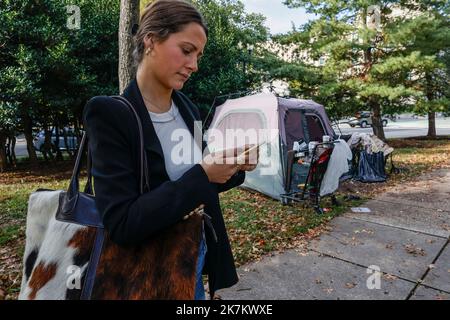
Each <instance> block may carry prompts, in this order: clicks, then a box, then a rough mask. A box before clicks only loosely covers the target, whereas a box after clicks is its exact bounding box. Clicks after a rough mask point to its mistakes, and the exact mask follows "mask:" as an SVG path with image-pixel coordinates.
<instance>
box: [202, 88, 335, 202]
mask: <svg viewBox="0 0 450 320" xmlns="http://www.w3.org/2000/svg"><path fill="white" fill-rule="evenodd" d="M227 130H231V132H234V133H235V135H236V133H237V137H234V138H233V137H232V135H231V134H230V135H227V133H228V132H229V131H227ZM233 130H234V131H233ZM255 131H256V132H257V134H256V136H255V134H254V132H255ZM246 133H249V134H247V135H246ZM324 135H328V136H331V137H332V138H334V137H335V133H334V131H333V128H332V126H331V124H330V120H329V118H328V116H327V115H326V112H325V109H324V107H323V106H322V105H320V104H318V103H315V102H314V101H311V100H301V99H285V98H278V97H276V96H275V95H273V94H270V93H260V94H256V95H251V96H247V97H243V98H239V99H229V100H227V101H226V102H225V103H224V104H223V105H221V106H218V107H217V108H216V110H215V112H214V117H213V119H212V122H211V125H210V126H209V130H208V132H207V133H206V139H207V140H208V146H209V147H210V149H211V151H214V150H217V149H229V148H230V147H235V146H241V145H243V144H244V142H247V143H257V144H260V143H263V142H265V144H263V145H261V147H260V158H259V165H258V167H257V168H256V170H255V171H252V172H249V173H247V175H246V179H245V182H244V184H243V185H242V186H243V187H245V188H249V189H252V190H255V191H258V192H261V193H263V194H266V195H268V196H270V197H272V198H274V199H278V200H280V199H281V197H280V195H281V194H284V193H285V192H286V190H292V186H286V183H287V182H286V181H287V179H286V175H287V170H286V163H287V160H286V159H287V152H288V151H289V150H292V149H293V145H294V142H295V141H302V140H303V141H304V142H305V143H307V144H308V143H309V142H311V141H322V137H323V136H324ZM224 137H225V138H224ZM230 137H231V138H230ZM249 137H250V138H249ZM244 138H248V140H245V141H244V140H243V139H244ZM233 139H234V143H233V142H231V143H230V140H233ZM243 141H244V142H243ZM225 144H226V146H225ZM294 171H295V173H296V175H297V179H292V184H293V186H294V189H295V184H296V183H298V182H299V180H298V179H301V178H302V177H301V176H304V178H306V174H307V170H306V169H305V168H297V169H296V170H294Z"/></svg>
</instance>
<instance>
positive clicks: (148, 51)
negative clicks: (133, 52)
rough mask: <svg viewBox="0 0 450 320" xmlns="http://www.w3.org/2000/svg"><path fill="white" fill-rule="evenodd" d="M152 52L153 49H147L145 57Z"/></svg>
mask: <svg viewBox="0 0 450 320" xmlns="http://www.w3.org/2000/svg"><path fill="white" fill-rule="evenodd" d="M151 51H152V49H150V48H147V50H145V55H146V56H148V55H149V54H150V52H151Z"/></svg>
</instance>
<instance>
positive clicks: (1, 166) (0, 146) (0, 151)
mask: <svg viewBox="0 0 450 320" xmlns="http://www.w3.org/2000/svg"><path fill="white" fill-rule="evenodd" d="M5 147H6V134H3V133H0V172H3V171H5V169H6V165H7V163H6V161H7V158H6V149H5Z"/></svg>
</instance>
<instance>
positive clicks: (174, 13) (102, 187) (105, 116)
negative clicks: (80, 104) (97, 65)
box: [84, 0, 256, 299]
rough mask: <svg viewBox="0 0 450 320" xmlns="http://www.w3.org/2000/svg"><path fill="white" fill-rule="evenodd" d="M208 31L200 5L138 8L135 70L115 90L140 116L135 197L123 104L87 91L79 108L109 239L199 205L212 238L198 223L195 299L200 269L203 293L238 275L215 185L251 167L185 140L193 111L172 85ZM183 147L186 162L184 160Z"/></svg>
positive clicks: (186, 72) (169, 221)
mask: <svg viewBox="0 0 450 320" xmlns="http://www.w3.org/2000/svg"><path fill="white" fill-rule="evenodd" d="M207 34H208V32H207V28H206V26H205V23H204V21H203V18H202V17H201V15H200V13H199V12H198V11H197V10H196V9H195V8H194V7H193V6H192V5H191V4H188V3H186V2H184V1H168V0H160V1H156V2H154V3H153V4H151V5H150V6H147V7H146V9H145V12H144V13H143V15H142V17H141V22H140V25H139V29H138V31H137V33H136V35H135V52H134V55H135V59H136V62H137V64H138V67H137V74H136V79H134V80H133V81H132V82H131V83H130V84H129V86H128V88H127V89H126V90H125V92H124V94H123V96H124V97H125V98H126V99H128V101H129V102H130V103H131V104H132V105H133V106H134V108H135V109H136V111H137V113H138V115H139V117H140V118H141V121H142V125H143V132H144V146H145V151H146V154H147V160H148V167H149V177H150V179H149V180H150V186H149V191H148V192H146V193H145V194H143V195H142V196H140V195H139V190H138V189H139V188H138V183H139V182H138V180H139V177H138V172H139V169H138V168H137V163H138V159H137V158H138V153H139V146H138V141H139V136H138V131H137V129H136V122H135V120H134V119H133V117H132V115H131V113H130V112H129V110H127V109H126V108H125V107H124V106H123V105H122V104H121V102H119V101H116V100H114V99H112V98H109V97H95V98H93V99H91V100H90V101H89V103H88V105H87V107H86V109H85V114H84V117H85V124H86V128H87V132H88V136H89V139H90V140H89V147H90V150H91V153H92V159H93V167H92V175H93V177H94V183H95V193H96V205H97V207H98V209H99V211H100V212H101V213H102V215H103V222H104V225H105V227H106V229H107V230H108V232H109V234H110V237H111V239H112V240H113V241H115V242H116V243H118V244H121V245H139V244H141V243H143V242H144V241H145V240H146V239H147V238H149V237H150V236H152V235H153V234H155V233H157V232H158V231H160V230H163V229H164V228H167V227H169V226H171V225H173V224H175V223H177V222H179V221H180V220H181V219H182V218H183V216H184V215H185V214H186V213H189V212H191V211H192V210H193V209H195V208H197V207H198V206H199V205H201V204H205V206H206V207H205V211H206V212H207V213H208V214H209V215H210V216H211V217H212V225H213V228H214V231H215V234H216V236H217V240H216V238H215V236H214V233H213V232H212V231H211V230H209V229H208V228H206V229H203V234H202V235H203V237H202V239H203V241H202V242H201V247H200V250H199V252H200V254H199V257H198V261H197V286H196V288H195V298H196V299H204V289H203V282H202V277H201V275H202V270H203V272H204V273H207V274H208V279H209V288H210V294H211V297H213V296H214V292H215V291H216V290H218V289H220V288H226V287H230V286H232V285H234V284H235V283H236V282H237V281H238V278H237V274H236V269H235V265H234V260H233V256H232V252H231V248H230V243H229V240H228V237H227V233H226V229H225V225H224V221H223V217H222V213H221V209H220V204H219V197H218V193H220V192H222V191H226V190H229V189H230V188H233V187H235V186H238V185H240V184H241V183H243V181H244V179H245V171H251V170H254V169H255V167H256V164H253V165H250V164H243V165H237V164H236V161H235V160H236V159H235V158H233V159H231V160H232V161H229V159H226V160H227V161H223V162H225V163H224V164H221V161H220V160H224V159H221V158H220V157H218V156H216V157H215V158H214V157H213V156H212V155H208V156H206V157H205V158H203V159H202V151H203V149H204V148H205V146H204V145H202V144H201V143H200V145H198V144H197V143H195V141H194V139H193V136H194V127H195V125H194V121H196V120H197V121H198V120H200V114H199V111H198V109H197V107H196V106H195V105H193V104H192V102H191V101H190V100H189V99H188V98H187V97H186V96H184V95H183V94H182V93H181V92H179V91H178V90H181V89H182V88H183V86H184V84H185V83H186V81H187V80H188V79H189V77H190V76H191V75H192V74H193V73H194V72H196V71H197V70H198V60H199V59H200V57H201V56H202V54H203V50H204V48H205V44H206V41H207ZM175 132H178V133H181V136H182V137H184V138H185V139H184V140H185V141H184V142H185V143H183V144H182V148H183V150H184V151H186V152H183V155H184V156H183V157H180V156H177V155H179V153H178V152H176V151H175V150H178V151H179V149H177V148H179V147H180V143H179V141H178V140H176V139H177V138H179V137H180V135H177V136H176V137H175V138H174V133H175ZM183 132H188V134H187V136H186V135H183V134H182V133H183ZM186 138H187V139H186ZM186 154H188V155H191V156H193V157H189V158H193V159H194V161H184V160H186V157H185V155H186ZM234 156H235V155H234ZM212 160H214V161H212ZM246 163H248V162H246ZM205 251H206V252H207V253H205ZM205 254H206V257H205ZM203 267H204V268H203Z"/></svg>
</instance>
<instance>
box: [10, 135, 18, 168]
mask: <svg viewBox="0 0 450 320" xmlns="http://www.w3.org/2000/svg"><path fill="white" fill-rule="evenodd" d="M11 156H12V165H13V167H16V166H17V158H16V136H15V133H14V134H12V135H11Z"/></svg>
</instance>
